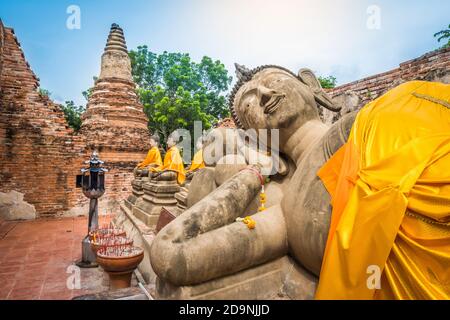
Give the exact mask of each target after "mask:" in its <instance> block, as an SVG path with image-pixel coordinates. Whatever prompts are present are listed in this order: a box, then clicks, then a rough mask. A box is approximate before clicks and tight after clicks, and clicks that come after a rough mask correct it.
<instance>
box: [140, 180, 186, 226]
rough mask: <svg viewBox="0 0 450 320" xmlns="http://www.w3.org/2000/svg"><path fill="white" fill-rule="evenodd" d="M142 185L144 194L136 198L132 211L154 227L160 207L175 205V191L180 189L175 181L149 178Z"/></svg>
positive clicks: (170, 207) (169, 208) (172, 206)
mask: <svg viewBox="0 0 450 320" xmlns="http://www.w3.org/2000/svg"><path fill="white" fill-rule="evenodd" d="M142 187H143V192H144V195H143V196H142V197H140V198H138V199H137V200H136V203H135V205H134V207H133V210H132V211H133V214H134V215H135V216H136V217H137V218H138V219H140V220H141V221H142V222H144V223H145V224H146V225H147V226H148V227H150V228H152V229H154V228H155V227H156V223H157V222H158V218H159V214H160V212H161V208H162V207H166V208H167V209H168V210H171V209H172V208H175V207H176V205H177V200H176V199H175V193H177V192H179V191H180V186H179V185H178V183H177V182H176V181H153V180H151V181H150V182H148V183H144V184H143V185H142Z"/></svg>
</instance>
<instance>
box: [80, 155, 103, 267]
mask: <svg viewBox="0 0 450 320" xmlns="http://www.w3.org/2000/svg"><path fill="white" fill-rule="evenodd" d="M103 163H104V162H103V161H102V160H100V159H99V158H98V155H97V152H96V151H94V152H93V153H92V155H91V158H90V159H89V160H88V161H85V164H89V168H83V169H81V173H82V174H80V175H77V181H76V184H77V188H82V190H83V194H84V195H85V196H86V197H88V198H89V199H91V200H90V202H89V222H88V235H87V236H86V237H85V238H84V239H83V240H82V241H81V252H82V256H81V261H79V262H77V266H79V267H82V268H92V267H97V263H96V262H95V261H96V257H95V253H94V252H93V251H92V249H91V244H90V242H89V232H91V231H93V230H96V229H97V228H98V198H100V197H101V196H102V195H103V194H104V193H105V172H107V171H108V170H107V169H105V168H102V164H103Z"/></svg>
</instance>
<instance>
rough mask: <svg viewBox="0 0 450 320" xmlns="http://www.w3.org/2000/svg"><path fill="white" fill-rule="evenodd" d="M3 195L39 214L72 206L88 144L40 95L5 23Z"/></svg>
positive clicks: (0, 78)
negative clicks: (13, 195)
mask: <svg viewBox="0 0 450 320" xmlns="http://www.w3.org/2000/svg"><path fill="white" fill-rule="evenodd" d="M0 38H1V42H0V53H1V54H0V57H1V58H0V59H1V60H0V61H1V62H0V163H1V166H0V191H2V192H7V191H10V190H17V191H20V192H22V193H24V194H25V197H24V200H25V201H27V202H29V203H31V204H33V205H34V206H35V208H36V211H37V212H38V213H39V214H54V213H57V212H60V211H64V210H67V209H69V208H70V207H72V206H73V205H74V204H75V203H77V202H78V201H79V199H80V196H81V194H80V193H79V192H77V191H76V190H75V188H74V186H75V175H76V173H75V172H76V171H77V170H79V169H80V165H81V158H80V156H81V155H82V154H83V152H84V144H85V143H84V141H83V139H82V138H81V137H79V136H76V135H74V134H73V131H72V130H71V129H70V128H69V127H68V126H67V123H66V121H65V119H64V114H63V112H62V111H61V109H60V107H59V106H58V105H56V104H54V103H53V102H52V101H51V100H50V99H48V98H47V97H45V96H41V95H40V94H39V93H38V87H39V79H38V78H37V77H36V76H35V74H34V73H33V71H31V69H30V66H29V64H28V63H27V61H26V60H25V57H24V54H23V52H22V50H21V48H20V44H19V42H18V40H17V38H16V37H15V35H14V31H13V30H12V29H10V28H6V27H4V26H3V24H2V23H1V22H0Z"/></svg>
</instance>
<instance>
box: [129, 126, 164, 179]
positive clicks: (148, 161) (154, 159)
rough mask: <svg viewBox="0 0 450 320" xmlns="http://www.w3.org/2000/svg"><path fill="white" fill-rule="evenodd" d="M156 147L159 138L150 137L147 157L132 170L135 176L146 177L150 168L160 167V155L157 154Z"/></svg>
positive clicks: (155, 136)
mask: <svg viewBox="0 0 450 320" xmlns="http://www.w3.org/2000/svg"><path fill="white" fill-rule="evenodd" d="M158 147H159V136H157V135H153V136H151V137H150V149H149V150H148V153H147V157H146V158H145V159H144V160H143V161H142V162H140V163H139V164H138V165H137V166H136V168H135V169H134V175H135V176H147V175H148V173H149V169H150V168H153V167H160V166H162V158H161V153H160V152H159V149H158Z"/></svg>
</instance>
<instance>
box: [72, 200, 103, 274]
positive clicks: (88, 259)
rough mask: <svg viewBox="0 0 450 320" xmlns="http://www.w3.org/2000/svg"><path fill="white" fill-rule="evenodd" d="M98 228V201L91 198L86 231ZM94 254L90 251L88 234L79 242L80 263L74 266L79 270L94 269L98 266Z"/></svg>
mask: <svg viewBox="0 0 450 320" xmlns="http://www.w3.org/2000/svg"><path fill="white" fill-rule="evenodd" d="M97 228H98V199H97V198H93V199H92V198H91V201H90V202H89V222H88V230H89V231H92V230H95V229H97ZM96 260H97V257H96V255H95V252H94V251H92V249H91V244H90V242H89V234H88V235H87V236H86V237H85V238H84V239H83V240H82V241H81V261H78V262H77V263H76V264H77V266H79V267H80V268H96V267H97V266H98V264H97V262H96Z"/></svg>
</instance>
